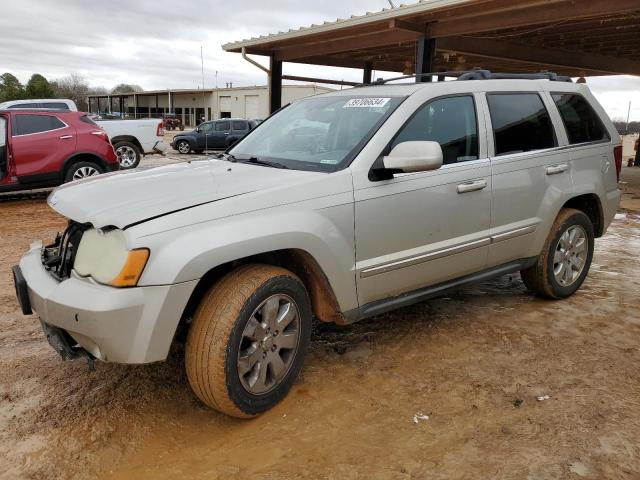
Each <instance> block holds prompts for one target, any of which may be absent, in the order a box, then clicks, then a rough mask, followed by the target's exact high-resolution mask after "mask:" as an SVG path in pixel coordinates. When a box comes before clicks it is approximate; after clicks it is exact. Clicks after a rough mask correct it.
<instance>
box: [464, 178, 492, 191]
mask: <svg viewBox="0 0 640 480" xmlns="http://www.w3.org/2000/svg"><path fill="white" fill-rule="evenodd" d="M485 188H487V181H486V180H475V181H473V182H467V183H461V184H460V185H458V193H469V192H477V191H478V190H484V189H485Z"/></svg>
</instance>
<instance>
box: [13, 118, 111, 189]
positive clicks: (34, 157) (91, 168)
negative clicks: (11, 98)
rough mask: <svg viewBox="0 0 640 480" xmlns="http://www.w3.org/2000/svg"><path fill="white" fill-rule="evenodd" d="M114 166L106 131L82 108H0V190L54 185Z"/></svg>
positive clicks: (96, 173) (95, 173)
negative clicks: (2, 109)
mask: <svg viewBox="0 0 640 480" xmlns="http://www.w3.org/2000/svg"><path fill="white" fill-rule="evenodd" d="M118 168H119V165H118V159H117V157H116V155H115V153H114V152H113V147H112V146H111V143H110V142H109V138H108V137H107V134H106V133H105V131H104V130H102V129H101V128H100V127H99V126H98V125H96V124H95V123H94V122H93V121H92V120H91V119H89V118H88V117H87V116H86V115H85V114H84V113H80V112H70V111H66V112H63V111H53V110H44V111H37V110H31V109H29V110H15V109H10V110H4V111H0V191H3V192H4V191H12V190H24V189H29V188H39V187H50V186H56V185H60V184H61V183H64V182H69V181H71V180H79V179H81V178H85V177H90V176H94V175H98V174H100V173H104V172H111V171H115V170H118Z"/></svg>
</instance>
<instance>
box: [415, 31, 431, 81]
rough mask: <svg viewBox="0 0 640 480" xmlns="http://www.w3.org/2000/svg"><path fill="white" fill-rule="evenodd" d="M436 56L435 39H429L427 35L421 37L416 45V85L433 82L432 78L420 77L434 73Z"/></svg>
mask: <svg viewBox="0 0 640 480" xmlns="http://www.w3.org/2000/svg"><path fill="white" fill-rule="evenodd" d="M435 54H436V40H435V38H429V37H427V36H425V35H423V36H421V37H419V38H418V40H417V44H416V83H421V82H430V81H431V77H427V76H420V74H422V73H429V72H433V59H434V57H435Z"/></svg>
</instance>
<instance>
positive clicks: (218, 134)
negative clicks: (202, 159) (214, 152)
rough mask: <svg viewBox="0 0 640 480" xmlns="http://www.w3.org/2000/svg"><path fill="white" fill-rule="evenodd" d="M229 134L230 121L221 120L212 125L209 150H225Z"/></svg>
mask: <svg viewBox="0 0 640 480" xmlns="http://www.w3.org/2000/svg"><path fill="white" fill-rule="evenodd" d="M230 134H231V121H229V120H221V121H218V122H215V123H214V127H213V131H212V132H211V144H212V146H211V147H209V148H225V147H226V145H227V137H228V136H229V135H230Z"/></svg>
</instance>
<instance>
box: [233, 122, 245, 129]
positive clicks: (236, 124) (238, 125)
mask: <svg viewBox="0 0 640 480" xmlns="http://www.w3.org/2000/svg"><path fill="white" fill-rule="evenodd" d="M233 129H234V130H248V128H247V122H233Z"/></svg>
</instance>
